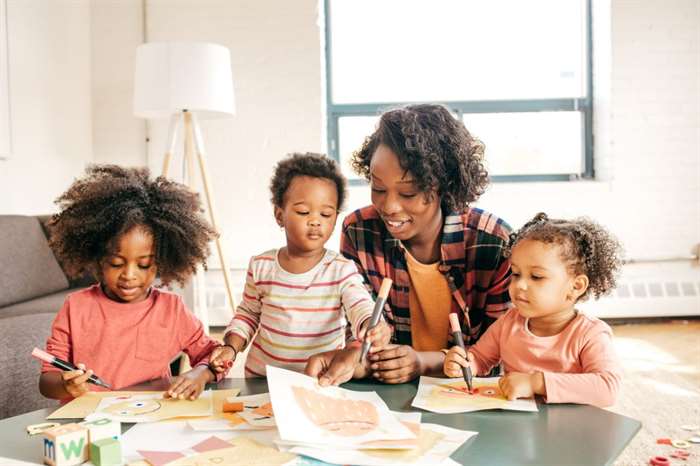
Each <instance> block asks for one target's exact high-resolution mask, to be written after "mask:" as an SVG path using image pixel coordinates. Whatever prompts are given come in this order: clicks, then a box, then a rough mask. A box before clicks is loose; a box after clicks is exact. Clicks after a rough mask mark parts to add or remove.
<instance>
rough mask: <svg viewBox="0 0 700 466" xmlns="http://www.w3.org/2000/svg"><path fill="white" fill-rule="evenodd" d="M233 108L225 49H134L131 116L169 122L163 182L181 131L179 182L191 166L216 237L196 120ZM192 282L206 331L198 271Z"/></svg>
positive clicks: (167, 45)
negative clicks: (181, 167) (196, 175)
mask: <svg viewBox="0 0 700 466" xmlns="http://www.w3.org/2000/svg"><path fill="white" fill-rule="evenodd" d="M234 108H235V107H234V97H233V79H232V77H231V56H230V53H229V50H228V48H226V47H224V46H222V45H217V44H210V43H203V42H152V43H147V44H142V45H140V46H138V47H137V48H136V66H135V76H134V114H135V115H136V116H137V117H141V118H146V119H166V118H169V119H170V124H169V127H168V139H167V146H166V149H165V155H164V159H163V172H162V174H163V176H166V177H167V176H168V174H169V173H170V165H171V162H172V158H173V154H174V153H175V149H176V145H177V140H178V133H179V132H180V130H181V129H182V132H183V135H184V138H183V141H184V151H183V162H184V163H183V166H184V179H185V182H186V183H187V184H188V185H189V186H190V187H192V188H193V189H194V179H195V178H194V176H195V160H196V162H197V163H198V166H199V174H200V175H201V181H202V187H203V190H204V197H205V199H206V205H207V211H208V212H209V218H210V221H211V224H212V225H213V226H214V228H215V229H216V230H217V231H218V232H219V233H221V229H220V228H219V225H218V223H217V220H216V209H215V207H214V195H213V192H212V186H211V182H210V179H209V172H208V169H207V164H206V154H205V150H204V142H203V140H202V133H201V130H200V127H199V122H198V117H201V118H228V117H231V116H232V115H233V114H234ZM216 251H217V254H218V256H219V262H220V264H221V269H222V270H223V273H224V282H225V286H226V294H227V297H228V302H229V304H230V307H231V312H232V313H233V311H234V310H235V302H234V299H233V293H232V291H231V279H230V276H229V269H228V267H227V266H226V255H225V254H224V251H223V245H222V243H221V239H220V238H217V239H216ZM195 280H196V282H195V283H196V284H197V286H196V287H195V288H196V292H197V300H198V301H199V306H196V308H195V309H193V310H194V312H195V314H196V315H197V317H199V319H200V320H201V321H202V324H203V325H204V328H205V329H206V331H208V329H209V316H208V313H207V311H206V294H205V289H204V280H203V274H202V271H201V270H200V271H198V273H197V274H196V275H195Z"/></svg>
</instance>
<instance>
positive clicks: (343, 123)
mask: <svg viewBox="0 0 700 466" xmlns="http://www.w3.org/2000/svg"><path fill="white" fill-rule="evenodd" d="M378 121H379V117H377V116H363V117H341V118H338V154H340V165H341V168H342V170H343V173H344V174H345V176H347V177H348V179H360V177H359V176H358V175H356V174H355V172H354V171H353V170H352V166H351V165H350V159H351V158H352V153H353V152H355V151H356V150H358V149H359V148H360V147H361V146H362V143H363V142H364V141H365V138H366V137H367V136H369V135H370V134H372V133H373V132H374V129H375V127H376V126H377V122H378Z"/></svg>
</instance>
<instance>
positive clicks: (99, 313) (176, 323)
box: [39, 165, 223, 399]
mask: <svg viewBox="0 0 700 466" xmlns="http://www.w3.org/2000/svg"><path fill="white" fill-rule="evenodd" d="M56 202H57V204H59V206H60V207H61V211H60V212H59V213H58V214H56V215H54V217H53V218H52V219H51V221H50V222H49V229H50V233H51V236H50V237H51V240H50V244H51V246H52V248H53V250H54V252H55V254H56V256H57V257H58V259H59V260H60V261H61V262H62V263H63V265H64V267H65V269H66V270H67V272H68V273H69V274H70V275H72V276H79V275H81V274H83V273H85V272H92V273H93V274H94V275H95V277H96V278H97V279H98V281H99V284H96V285H93V286H91V287H90V288H87V289H84V290H81V291H78V292H75V293H72V294H70V295H69V296H68V297H67V298H66V301H65V303H64V305H63V307H62V308H61V310H60V311H59V312H58V314H57V315H56V318H55V320H54V322H53V325H52V328H51V335H50V336H49V338H48V341H47V343H46V351H47V352H49V353H51V354H53V355H54V356H56V357H58V358H60V359H63V360H66V361H70V362H72V363H73V364H75V365H77V366H78V367H79V368H80V370H76V371H66V372H61V371H60V370H59V369H56V368H55V367H53V366H51V365H49V364H47V363H43V364H42V368H41V372H42V374H41V378H40V381H39V389H40V391H41V393H42V394H43V395H44V396H46V397H48V398H57V399H69V398H70V397H78V396H80V395H82V394H84V393H86V392H87V391H88V390H91V389H96V388H95V387H96V386H95V385H88V384H87V379H88V378H89V377H90V376H91V375H92V374H93V371H94V373H96V374H97V375H98V376H99V377H100V378H101V379H102V380H104V381H105V382H107V383H108V384H109V385H111V387H112V388H113V389H115V390H117V389H119V388H122V387H127V386H130V385H134V384H138V383H141V382H146V381H149V380H152V379H158V378H164V377H170V376H171V373H170V366H169V364H170V362H171V361H172V360H173V358H175V357H176V356H177V355H178V353H180V352H181V351H184V352H185V353H186V354H187V355H188V356H189V357H190V362H191V364H192V366H193V367H194V368H193V369H192V370H191V371H189V372H187V373H185V374H182V375H181V376H179V377H176V378H175V379H174V380H172V381H171V385H170V388H169V389H168V391H167V392H166V394H165V396H166V397H173V398H189V399H195V398H197V397H198V396H199V395H200V393H201V392H202V390H203V389H204V385H205V384H206V383H207V382H210V381H212V380H214V379H215V376H214V374H213V373H212V372H211V371H210V370H209V369H208V367H207V364H208V362H209V359H208V356H209V354H210V353H211V351H212V350H213V349H214V348H216V347H217V346H218V344H217V342H216V341H215V340H213V339H211V338H209V337H208V336H207V335H206V334H205V333H204V329H203V327H202V324H201V322H200V321H199V320H198V319H197V318H196V317H195V316H194V315H193V314H192V313H191V312H189V311H188V310H187V308H186V307H185V305H184V303H183V302H182V300H181V299H180V298H179V297H178V296H177V295H175V294H173V293H169V292H166V291H162V290H159V289H157V288H155V287H153V282H154V280H155V279H156V278H159V279H160V281H161V283H162V284H164V285H165V284H168V283H169V282H171V281H173V280H175V281H178V282H180V283H184V282H185V280H187V278H188V277H189V276H190V275H191V274H192V272H194V270H195V268H196V266H197V265H198V264H204V263H205V261H206V258H207V256H208V254H209V246H208V243H209V241H211V240H212V239H213V238H215V236H216V233H215V231H214V230H213V229H212V227H211V226H210V225H209V224H208V223H207V222H206V221H205V220H204V218H203V217H202V215H201V212H202V210H201V206H200V201H199V198H198V196H197V194H195V193H193V192H191V191H190V190H188V189H187V187H185V186H184V185H181V184H178V183H174V182H171V181H168V180H166V179H165V178H162V177H160V178H157V179H156V180H151V179H149V172H148V170H147V169H136V168H131V169H129V168H121V167H118V166H115V165H104V166H92V167H90V168H88V170H87V175H86V176H85V177H84V178H82V179H79V180H77V181H75V182H74V183H73V185H72V186H71V187H70V188H69V189H68V191H66V192H65V193H64V194H62V195H61V196H60V197H59V198H58V200H57V201H56ZM87 368H89V369H87ZM221 377H223V374H222V375H220V376H219V377H218V378H219V379H220V378H221Z"/></svg>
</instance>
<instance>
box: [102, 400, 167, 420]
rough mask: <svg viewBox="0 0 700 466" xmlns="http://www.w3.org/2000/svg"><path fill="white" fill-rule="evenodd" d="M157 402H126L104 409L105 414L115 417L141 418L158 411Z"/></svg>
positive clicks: (158, 404)
mask: <svg viewBox="0 0 700 466" xmlns="http://www.w3.org/2000/svg"><path fill="white" fill-rule="evenodd" d="M160 407H161V405H160V403H159V402H158V401H157V400H128V401H122V402H120V403H115V404H113V405H112V406H109V407H108V408H106V409H105V412H107V413H109V414H114V415H117V416H141V415H144V414H148V413H153V412H155V411H158V410H159V409H160Z"/></svg>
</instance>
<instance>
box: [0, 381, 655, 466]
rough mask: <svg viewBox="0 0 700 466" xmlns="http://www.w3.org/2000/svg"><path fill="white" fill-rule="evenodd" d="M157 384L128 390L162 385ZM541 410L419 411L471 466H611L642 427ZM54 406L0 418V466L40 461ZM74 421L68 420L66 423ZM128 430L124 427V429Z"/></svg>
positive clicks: (586, 409) (587, 412) (259, 389)
mask: <svg viewBox="0 0 700 466" xmlns="http://www.w3.org/2000/svg"><path fill="white" fill-rule="evenodd" d="M166 387H167V385H166V383H164V382H162V381H156V382H152V383H148V384H141V385H138V386H137V387H130V388H129V390H164V389H165V388H166ZM343 387H344V388H347V389H350V390H357V391H376V392H377V393H378V394H379V396H381V397H382V398H383V399H384V401H386V403H387V405H389V408H390V409H392V410H395V411H415V410H416V408H412V407H411V401H412V400H413V397H414V396H415V394H416V390H417V388H418V382H417V381H414V382H411V383H405V384H401V385H384V384H380V383H377V382H373V381H369V380H368V381H364V380H362V381H352V382H348V383H346V384H343ZM211 388H213V389H217V388H218V389H224V388H240V390H241V393H240V394H241V395H252V394H255V393H264V392H266V391H267V381H266V380H265V379H225V380H224V381H223V382H221V383H220V384H218V385H214V386H212V387H211ZM538 408H539V412H537V413H527V412H513V411H499V410H493V411H478V412H474V413H465V414H436V413H430V412H423V416H422V422H427V423H434V424H443V425H445V426H449V427H454V428H456V429H463V430H472V431H477V432H479V435H477V436H476V437H474V438H472V439H470V440H469V441H468V442H467V443H465V444H464V445H462V447H461V448H460V449H459V450H457V451H456V452H455V453H454V454H453V455H452V458H453V459H454V460H455V461H457V462H459V463H461V464H469V465H470V466H475V465H484V466H487V465H494V466H496V465H498V466H505V465H538V466H544V465H556V466H566V465H610V464H612V463H613V462H614V460H615V458H617V457H618V455H619V454H620V453H621V452H622V450H623V449H624V448H625V446H626V445H627V444H628V443H629V441H630V440H631V439H632V438H633V437H634V436H635V435H636V433H637V432H638V431H639V429H640V428H641V423H640V422H639V421H636V420H634V419H630V418H628V417H625V416H620V415H618V414H615V413H611V412H609V411H605V410H603V409H599V408H595V407H593V406H584V405H571V404H559V405H554V404H553V405H547V404H544V403H540V402H539V401H538ZM52 411H53V409H51V408H47V409H41V410H37V411H33V412H31V413H27V414H22V415H19V416H15V417H11V418H7V419H3V420H1V421H0V465H2V466H5V465H6V464H7V465H9V464H13V465H20V464H35V463H41V461H42V448H41V443H40V439H41V435H38V436H34V437H29V436H28V435H27V434H26V431H25V428H26V426H28V425H30V424H37V423H40V422H43V421H44V419H45V418H46V416H48V415H49V414H50V413H51V412H52ZM71 422H72V421H71ZM130 427H131V425H129V424H123V427H122V429H123V430H124V431H126V430H128V429H129V428H130Z"/></svg>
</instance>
